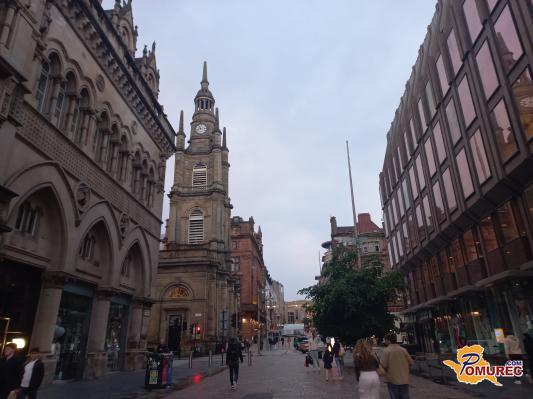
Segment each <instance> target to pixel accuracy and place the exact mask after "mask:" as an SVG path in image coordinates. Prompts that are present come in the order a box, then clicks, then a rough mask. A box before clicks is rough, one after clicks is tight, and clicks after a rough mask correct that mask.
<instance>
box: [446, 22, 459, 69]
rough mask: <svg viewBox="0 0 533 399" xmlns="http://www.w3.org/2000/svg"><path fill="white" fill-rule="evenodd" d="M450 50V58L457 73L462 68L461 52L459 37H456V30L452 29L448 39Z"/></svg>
mask: <svg viewBox="0 0 533 399" xmlns="http://www.w3.org/2000/svg"><path fill="white" fill-rule="evenodd" d="M447 44H448V51H449V52H450V59H451V60H452V66H453V72H454V75H457V72H459V69H460V68H461V64H462V61H461V54H460V53H459V46H458V45H457V39H456V38H455V32H454V31H453V30H452V31H451V32H450V36H448V40H447Z"/></svg>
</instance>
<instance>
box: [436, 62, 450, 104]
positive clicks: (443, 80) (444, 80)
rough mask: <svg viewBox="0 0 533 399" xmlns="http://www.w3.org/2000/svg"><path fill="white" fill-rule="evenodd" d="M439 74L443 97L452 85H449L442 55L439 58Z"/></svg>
mask: <svg viewBox="0 0 533 399" xmlns="http://www.w3.org/2000/svg"><path fill="white" fill-rule="evenodd" d="M437 72H438V74H439V82H440V87H441V89H442V96H443V97H444V95H445V94H446V92H447V91H448V88H449V87H450V85H449V84H448V78H447V77H446V69H445V67H444V61H443V58H442V54H441V55H439V58H437Z"/></svg>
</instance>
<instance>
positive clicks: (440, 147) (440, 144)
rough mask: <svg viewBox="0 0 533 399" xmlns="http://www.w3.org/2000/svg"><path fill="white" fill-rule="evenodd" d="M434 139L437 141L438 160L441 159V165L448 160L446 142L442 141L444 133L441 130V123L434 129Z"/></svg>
mask: <svg viewBox="0 0 533 399" xmlns="http://www.w3.org/2000/svg"><path fill="white" fill-rule="evenodd" d="M433 138H434V139H435V147H437V158H438V159H439V165H440V164H442V163H443V162H444V160H445V159H446V149H445V148H444V140H443V139H442V131H441V129H440V123H437V124H436V125H435V128H434V129H433Z"/></svg>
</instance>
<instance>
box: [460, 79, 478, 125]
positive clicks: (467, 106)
mask: <svg viewBox="0 0 533 399" xmlns="http://www.w3.org/2000/svg"><path fill="white" fill-rule="evenodd" d="M457 90H458V92H459V100H460V103H461V109H462V110H463V117H464V121H465V126H466V127H467V128H468V126H470V124H471V123H472V121H473V120H474V119H475V117H476V110H475V109H474V103H473V102H472V95H471V94H470V86H469V85H468V77H467V76H466V75H465V77H464V78H463V80H462V81H461V83H459V87H458V88H457Z"/></svg>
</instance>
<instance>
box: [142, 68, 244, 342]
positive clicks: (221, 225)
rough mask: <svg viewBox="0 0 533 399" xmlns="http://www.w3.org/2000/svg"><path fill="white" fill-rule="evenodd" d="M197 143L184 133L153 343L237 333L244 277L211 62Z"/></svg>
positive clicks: (194, 135) (198, 106)
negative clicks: (237, 273) (234, 259)
mask: <svg viewBox="0 0 533 399" xmlns="http://www.w3.org/2000/svg"><path fill="white" fill-rule="evenodd" d="M194 104H195V112H194V114H193V118H192V122H191V133H190V139H189V145H188V146H187V147H185V132H184V130H183V112H182V113H181V116H180V125H179V131H178V137H177V145H176V147H177V150H176V158H175V162H176V163H175V174H174V185H173V186H172V190H171V192H170V194H169V197H170V214H169V219H168V223H167V230H166V238H165V242H166V245H165V246H164V248H163V250H162V251H161V253H160V261H159V271H158V276H157V281H156V288H155V289H156V292H157V302H156V304H155V305H154V307H153V311H152V315H153V318H152V322H151V324H150V342H151V343H152V344H153V345H154V346H155V345H157V344H160V343H162V344H167V345H169V347H171V349H173V350H176V349H177V346H178V345H179V346H181V349H182V351H184V352H187V351H189V350H190V349H191V348H192V347H199V348H200V349H202V350H207V349H208V348H211V349H213V348H214V346H215V344H216V343H217V342H221V341H223V340H226V339H227V338H228V337H230V336H235V335H236V333H237V331H236V328H235V327H233V326H232V325H231V316H232V315H233V314H236V313H238V302H239V301H238V293H239V281H238V279H235V278H234V277H233V276H232V275H231V254H230V233H229V226H230V214H231V209H232V205H231V202H230V198H229V197H228V177H229V163H228V152H229V151H228V148H227V146H226V129H225V128H224V129H223V132H222V131H221V130H220V128H219V118H218V109H216V110H215V107H214V106H215V99H214V97H213V95H212V93H211V91H210V90H209V82H208V80H207V65H206V64H205V63H204V69H203V76H202V81H201V88H200V90H199V91H198V94H197V95H196V97H195V99H194Z"/></svg>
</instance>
